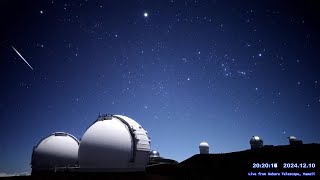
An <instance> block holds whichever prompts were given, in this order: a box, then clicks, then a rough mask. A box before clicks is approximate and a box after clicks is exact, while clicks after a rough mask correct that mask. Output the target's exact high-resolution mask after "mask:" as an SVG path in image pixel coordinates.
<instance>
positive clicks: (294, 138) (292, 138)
mask: <svg viewBox="0 0 320 180" xmlns="http://www.w3.org/2000/svg"><path fill="white" fill-rule="evenodd" d="M288 138H289V141H290V140H291V141H292V140H297V138H296V137H294V136H289V137H288Z"/></svg>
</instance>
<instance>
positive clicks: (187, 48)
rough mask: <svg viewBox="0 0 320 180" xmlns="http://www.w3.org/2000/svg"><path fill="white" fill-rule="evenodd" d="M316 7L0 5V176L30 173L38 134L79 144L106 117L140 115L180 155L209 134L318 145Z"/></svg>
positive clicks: (213, 143)
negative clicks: (61, 135)
mask: <svg viewBox="0 0 320 180" xmlns="http://www.w3.org/2000/svg"><path fill="white" fill-rule="evenodd" d="M314 2H315V1H276V0H271V1H270V0H268V1H238V0H231V1H222V0H221V1H205V0H204V1H202V0H201V1H200V0H198V1H186V2H185V1H180V0H179V1H178V0H171V1H165V0H163V1H162V0H161V1H141V0H139V1H131V0H128V1H91V0H90V1H81V0H79V1H57V0H49V1H48V0H44V1H32V2H31V1H18V0H13V1H11V0H10V1H9V0H4V1H0V10H1V11H0V14H1V19H0V20H1V21H0V22H1V30H0V32H1V33H0V37H1V39H0V68H1V69H0V85H1V93H0V122H1V125H0V137H1V140H0V173H1V172H4V173H12V172H24V171H30V165H29V163H30V160H31V153H32V148H33V146H34V145H36V144H37V143H38V141H39V140H40V139H41V138H43V137H45V136H47V135H49V134H51V133H53V132H56V131H65V132H68V133H71V134H73V135H74V136H76V137H77V138H79V139H80V138H81V136H82V135H83V133H84V131H85V130H86V128H87V127H88V126H89V125H90V124H91V123H92V122H93V121H95V120H96V118H97V116H98V114H99V112H100V113H111V114H122V115H126V116H128V117H131V118H133V119H135V120H136V121H137V122H139V123H140V124H141V125H142V126H143V127H144V128H145V129H146V130H147V131H148V132H149V135H150V137H151V139H152V149H155V150H158V151H159V152H160V154H161V156H163V157H166V158H172V159H175V160H178V161H182V160H185V159H186V158H188V157H190V156H192V155H193V154H195V153H198V145H199V143H200V142H201V141H207V142H208V143H209V144H210V147H211V149H210V151H211V153H220V152H231V151H240V150H244V149H248V148H249V139H250V137H251V136H253V135H258V136H260V137H261V138H263V140H264V142H265V144H272V145H285V144H288V142H287V139H286V137H287V136H290V135H294V136H296V137H297V138H299V139H302V140H303V141H304V142H305V143H319V142H320V133H319V132H320V121H319V120H320V119H319V115H320V73H319V72H320V71H319V68H320V63H319V62H320V61H319V54H318V53H319V49H320V47H319V42H320V41H319V40H320V38H319V32H320V29H319V27H320V24H319V21H318V19H317V17H319V12H318V8H319V6H318V4H316V3H314ZM145 12H147V13H148V17H144V13H145ZM11 46H14V47H15V48H16V49H17V50H18V51H19V52H20V53H21V55H22V56H23V57H24V58H25V59H26V60H27V61H28V62H29V63H30V65H31V66H32V67H33V68H34V70H31V69H30V68H29V67H28V66H27V64H26V63H24V62H23V60H22V59H21V58H20V57H19V56H18V54H17V53H16V52H15V51H14V50H13V49H12V48H11Z"/></svg>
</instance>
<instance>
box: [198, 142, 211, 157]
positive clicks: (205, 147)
mask: <svg viewBox="0 0 320 180" xmlns="http://www.w3.org/2000/svg"><path fill="white" fill-rule="evenodd" d="M199 150H200V154H209V144H208V143H207V142H201V143H200V145H199Z"/></svg>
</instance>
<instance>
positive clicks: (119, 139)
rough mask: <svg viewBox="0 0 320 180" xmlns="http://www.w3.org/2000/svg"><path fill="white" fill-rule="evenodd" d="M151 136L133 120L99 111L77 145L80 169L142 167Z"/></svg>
mask: <svg viewBox="0 0 320 180" xmlns="http://www.w3.org/2000/svg"><path fill="white" fill-rule="evenodd" d="M150 142H151V141H150V139H149V137H148V134H147V131H145V130H144V129H143V128H142V127H141V126H140V125H139V124H138V123H137V122H136V121H134V120H132V119H130V118H128V117H126V116H121V115H102V116H99V117H98V119H97V120H96V121H95V122H94V123H93V124H92V125H91V126H90V127H89V128H88V129H87V130H86V132H85V133H84V135H83V137H82V138H81V142H80V146H79V165H80V169H81V170H82V171H93V172H94V171H102V172H113V171H119V172H121V171H122V172H125V171H144V170H145V166H146V165H147V163H148V160H149V152H150Z"/></svg>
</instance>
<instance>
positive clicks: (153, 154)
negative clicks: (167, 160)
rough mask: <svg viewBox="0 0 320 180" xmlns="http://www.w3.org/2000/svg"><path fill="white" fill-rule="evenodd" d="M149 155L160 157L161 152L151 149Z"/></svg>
mask: <svg viewBox="0 0 320 180" xmlns="http://www.w3.org/2000/svg"><path fill="white" fill-rule="evenodd" d="M149 157H151V158H155V157H160V153H159V152H158V151H156V150H152V151H150V154H149Z"/></svg>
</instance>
